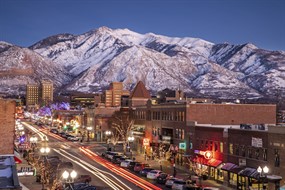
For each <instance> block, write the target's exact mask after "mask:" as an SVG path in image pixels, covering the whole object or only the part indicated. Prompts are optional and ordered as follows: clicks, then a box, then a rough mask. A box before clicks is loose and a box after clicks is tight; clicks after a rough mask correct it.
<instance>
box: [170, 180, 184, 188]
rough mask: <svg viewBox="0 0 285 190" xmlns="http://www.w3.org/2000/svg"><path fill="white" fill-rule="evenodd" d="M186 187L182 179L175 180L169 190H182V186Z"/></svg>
mask: <svg viewBox="0 0 285 190" xmlns="http://www.w3.org/2000/svg"><path fill="white" fill-rule="evenodd" d="M185 185H186V181H185V180H183V179H176V180H174V182H173V184H172V186H171V189H172V190H183V188H184V186H185Z"/></svg>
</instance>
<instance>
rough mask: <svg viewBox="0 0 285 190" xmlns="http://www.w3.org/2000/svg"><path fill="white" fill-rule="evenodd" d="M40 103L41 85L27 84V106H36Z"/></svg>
mask: <svg viewBox="0 0 285 190" xmlns="http://www.w3.org/2000/svg"><path fill="white" fill-rule="evenodd" d="M38 104H39V86H38V85H37V84H27V88H26V106H28V107H29V106H35V105H38Z"/></svg>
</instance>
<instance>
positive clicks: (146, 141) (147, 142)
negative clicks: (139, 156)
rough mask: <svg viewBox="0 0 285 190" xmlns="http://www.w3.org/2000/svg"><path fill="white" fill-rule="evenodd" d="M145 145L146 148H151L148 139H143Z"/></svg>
mask: <svg viewBox="0 0 285 190" xmlns="http://www.w3.org/2000/svg"><path fill="white" fill-rule="evenodd" d="M143 145H144V146H149V139H148V138H144V139H143Z"/></svg>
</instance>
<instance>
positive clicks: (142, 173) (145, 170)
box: [140, 168, 154, 177]
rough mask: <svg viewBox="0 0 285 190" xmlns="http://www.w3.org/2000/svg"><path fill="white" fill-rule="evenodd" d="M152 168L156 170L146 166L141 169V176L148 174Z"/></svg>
mask: <svg viewBox="0 0 285 190" xmlns="http://www.w3.org/2000/svg"><path fill="white" fill-rule="evenodd" d="M151 170H154V169H153V168H144V169H142V170H141V171H140V175H141V176H145V177H146V176H147V173H148V172H150V171H151Z"/></svg>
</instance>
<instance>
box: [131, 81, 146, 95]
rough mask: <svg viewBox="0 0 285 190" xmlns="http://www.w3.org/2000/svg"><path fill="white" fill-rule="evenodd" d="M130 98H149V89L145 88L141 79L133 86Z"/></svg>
mask: <svg viewBox="0 0 285 190" xmlns="http://www.w3.org/2000/svg"><path fill="white" fill-rule="evenodd" d="M131 98H150V94H149V91H148V90H147V89H146V88H145V85H144V83H143V82H142V81H139V82H138V83H137V85H136V87H135V88H134V90H133V92H132V94H131Z"/></svg>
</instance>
